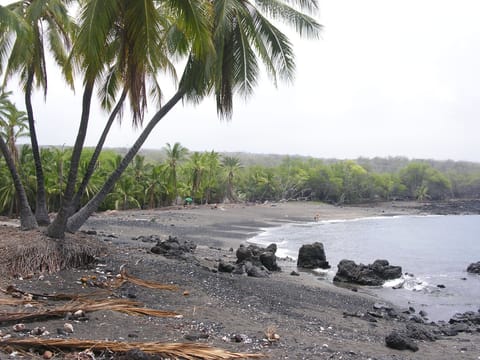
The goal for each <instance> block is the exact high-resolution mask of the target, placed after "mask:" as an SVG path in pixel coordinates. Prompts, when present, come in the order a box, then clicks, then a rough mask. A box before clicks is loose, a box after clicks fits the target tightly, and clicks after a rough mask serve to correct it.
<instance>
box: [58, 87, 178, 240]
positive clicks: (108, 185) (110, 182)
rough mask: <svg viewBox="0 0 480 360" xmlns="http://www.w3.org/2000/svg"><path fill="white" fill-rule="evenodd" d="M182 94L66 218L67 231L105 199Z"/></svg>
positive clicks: (165, 108)
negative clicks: (95, 189) (77, 208)
mask: <svg viewBox="0 0 480 360" xmlns="http://www.w3.org/2000/svg"><path fill="white" fill-rule="evenodd" d="M183 95H184V92H183V91H177V93H175V95H173V97H172V98H171V99H170V100H169V101H168V102H167V103H166V104H165V105H164V106H163V107H162V108H161V109H160V110H159V111H158V112H157V113H156V114H155V115H154V116H153V117H152V119H151V120H150V121H149V123H148V124H147V126H146V127H145V129H144V130H143V131H142V133H141V134H140V136H139V137H138V139H137V141H135V143H134V144H133V146H132V147H131V148H130V150H129V151H128V152H127V153H126V154H125V156H124V157H123V159H122V161H121V162H120V164H119V165H118V167H117V168H116V169H115V170H114V171H113V173H112V174H111V175H110V177H109V178H108V179H107V181H105V184H104V185H103V187H102V188H101V189H100V191H99V192H98V193H97V194H96V195H95V196H94V197H93V198H92V199H91V200H90V201H89V202H88V203H87V204H85V206H83V207H82V208H81V209H80V210H79V211H78V212H77V213H75V214H74V215H72V216H71V217H70V218H69V219H68V224H67V230H68V231H69V232H75V231H77V230H78V229H80V227H81V226H82V225H83V224H84V223H85V221H87V219H88V218H89V217H90V215H91V214H92V213H93V212H95V211H96V210H97V209H98V206H99V205H100V204H101V203H102V202H103V200H105V197H106V196H107V195H108V193H109V192H110V191H111V190H112V188H113V186H114V185H115V183H116V182H117V181H118V179H119V178H120V176H121V175H122V174H123V172H124V171H125V169H126V168H127V167H128V164H130V162H131V161H132V160H133V158H134V157H135V155H136V154H137V153H138V151H139V150H140V148H141V147H142V145H143V143H144V142H145V140H146V139H147V137H148V135H150V133H151V132H152V130H153V129H154V128H155V126H156V125H157V124H158V122H159V121H160V120H162V118H163V117H164V116H165V115H166V114H167V113H168V112H169V111H170V110H171V109H172V108H173V107H174V106H175V105H176V104H177V103H178V102H179V101H180V100H181V99H182V97H183Z"/></svg>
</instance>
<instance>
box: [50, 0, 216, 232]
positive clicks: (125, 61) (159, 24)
mask: <svg viewBox="0 0 480 360" xmlns="http://www.w3.org/2000/svg"><path fill="white" fill-rule="evenodd" d="M158 4H160V5H161V7H160V5H158ZM83 5H84V6H83V8H82V11H81V26H80V30H79V33H78V38H77V40H76V44H75V45H74V48H73V49H74V54H75V57H76V58H78V59H79V64H80V67H81V68H82V69H83V70H84V74H85V75H84V77H85V79H86V80H85V82H86V84H92V85H93V81H94V80H95V79H96V78H98V77H99V76H100V75H101V73H102V71H103V70H104V68H105V67H107V66H108V65H109V64H110V63H111V62H114V64H119V68H120V70H121V71H122V76H123V77H122V84H123V86H125V87H126V88H127V89H128V94H129V97H130V107H131V109H132V110H133V114H134V117H133V122H134V123H136V124H140V123H141V120H143V111H144V109H145V106H146V98H147V96H148V95H149V94H148V92H147V88H146V78H147V74H149V73H152V70H154V71H155V72H158V71H159V70H160V69H161V68H162V67H163V68H165V66H166V65H165V63H164V62H163V61H164V53H165V49H166V48H167V45H171V44H170V43H169V42H166V41H165V39H164V38H163V36H164V34H165V33H166V31H167V30H170V27H171V24H172V23H173V22H171V21H170V17H171V16H174V15H175V18H174V20H175V23H176V24H177V25H178V26H183V28H184V29H186V30H187V31H188V32H190V33H191V34H192V35H189V36H182V37H181V39H182V40H183V41H184V42H185V41H187V43H189V44H191V43H192V40H191V38H192V37H197V38H198V39H197V42H202V41H205V39H208V37H207V36H208V26H207V24H206V23H205V24H204V23H201V22H199V21H203V20H202V18H204V17H206V15H204V14H203V15H202V16H201V17H199V12H200V11H203V12H206V11H205V10H204V9H203V7H204V6H199V5H203V1H198V0H197V1H193V0H190V1H182V2H176V1H163V2H158V1H154V0H150V1H141V2H140V1H129V2H125V1H120V0H117V1H100V0H90V1H85V2H83ZM197 8H198V9H197ZM192 17H193V19H192ZM165 20H168V22H166V21H165ZM185 24H186V25H185ZM166 25H168V27H166ZM173 32H174V33H175V34H178V31H173ZM119 34H120V36H118V35H119ZM202 34H203V35H202ZM125 35H127V36H126V37H125ZM184 39H186V40H184ZM194 42H195V41H194ZM177 43H178V41H177ZM118 44H120V45H118ZM196 47H197V48H198V51H200V50H203V47H204V46H203V45H200V44H198V45H196ZM175 50H176V51H177V50H178V49H177V48H175ZM182 51H183V52H185V51H186V50H185V49H183V50H182ZM177 52H178V51H177ZM92 87H93V86H92ZM155 93H158V87H155ZM180 98H181V97H178V98H177V99H176V100H175V103H176V102H178V101H179V100H180ZM168 107H169V106H168V104H166V108H168ZM164 108H165V107H164ZM84 110H87V107H86V106H85V103H84ZM84 113H85V111H84ZM85 114H86V113H85ZM87 125H88V117H84V116H82V120H81V125H80V129H79V132H78V135H77V140H76V142H75V146H74V152H73V156H72V162H71V168H70V175H69V180H68V183H67V188H66V191H65V196H64V204H65V206H64V207H62V209H61V210H60V212H59V214H58V216H57V218H56V219H55V221H54V222H53V223H52V225H51V226H50V227H49V229H48V234H49V236H52V237H57V238H60V237H63V236H64V231H65V227H66V220H67V218H68V217H69V215H70V214H71V213H72V212H73V210H72V205H74V204H72V195H73V183H74V177H75V176H76V167H77V165H78V164H77V160H78V158H79V152H80V151H81V148H82V147H83V141H84V139H85V131H86V127H87ZM150 131H151V130H150ZM143 141H144V140H143ZM143 141H142V143H143ZM140 146H141V145H140ZM134 148H136V151H135V152H134V153H133V154H132V156H130V155H129V156H128V157H129V160H128V162H126V163H125V164H124V166H123V165H122V167H123V169H121V170H119V172H120V173H119V174H118V175H115V177H116V180H118V178H119V176H120V175H121V172H123V171H124V170H125V169H126V167H127V166H128V164H129V162H130V161H131V159H132V158H133V156H134V155H135V154H136V152H137V151H138V149H139V147H138V148H137V147H136V146H135V145H134ZM116 180H115V181H116ZM69 185H71V187H70V186H69ZM113 185H114V183H112V184H111V185H107V186H108V187H109V191H110V190H111V188H112V187H113ZM70 190H72V191H70ZM107 193H108V192H107ZM105 195H106V194H105ZM105 195H102V196H105ZM100 202H101V201H100ZM97 206H98V205H97Z"/></svg>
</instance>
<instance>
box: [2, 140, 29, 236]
mask: <svg viewBox="0 0 480 360" xmlns="http://www.w3.org/2000/svg"><path fill="white" fill-rule="evenodd" d="M0 150H1V151H2V154H3V156H4V158H5V162H6V163H7V166H8V170H10V174H11V176H12V179H13V184H14V186H15V191H16V193H17V196H18V200H19V203H20V228H21V229H22V230H32V229H35V228H37V227H38V224H37V220H36V219H35V216H34V215H33V212H32V209H31V208H30V204H29V203H28V198H27V194H26V192H25V188H24V187H23V184H22V181H21V180H20V175H19V174H18V171H17V168H16V167H15V163H14V161H13V158H12V156H11V154H10V152H9V151H8V146H7V144H6V143H5V141H4V140H3V138H2V137H1V136H0Z"/></svg>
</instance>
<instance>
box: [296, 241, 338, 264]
mask: <svg viewBox="0 0 480 360" xmlns="http://www.w3.org/2000/svg"><path fill="white" fill-rule="evenodd" d="M297 266H298V267H300V268H304V269H318V268H320V269H330V264H329V263H328V261H327V258H326V256H325V249H324V248H323V244H322V243H320V242H315V243H313V244H306V245H302V247H301V248H300V250H299V251H298V260H297Z"/></svg>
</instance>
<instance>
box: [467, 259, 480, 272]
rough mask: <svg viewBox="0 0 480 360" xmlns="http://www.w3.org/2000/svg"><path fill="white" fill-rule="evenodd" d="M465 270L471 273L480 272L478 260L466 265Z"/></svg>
mask: <svg viewBox="0 0 480 360" xmlns="http://www.w3.org/2000/svg"><path fill="white" fill-rule="evenodd" d="M467 272H469V273H471V274H480V261H478V262H476V263H472V264H470V265H468V268H467Z"/></svg>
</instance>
